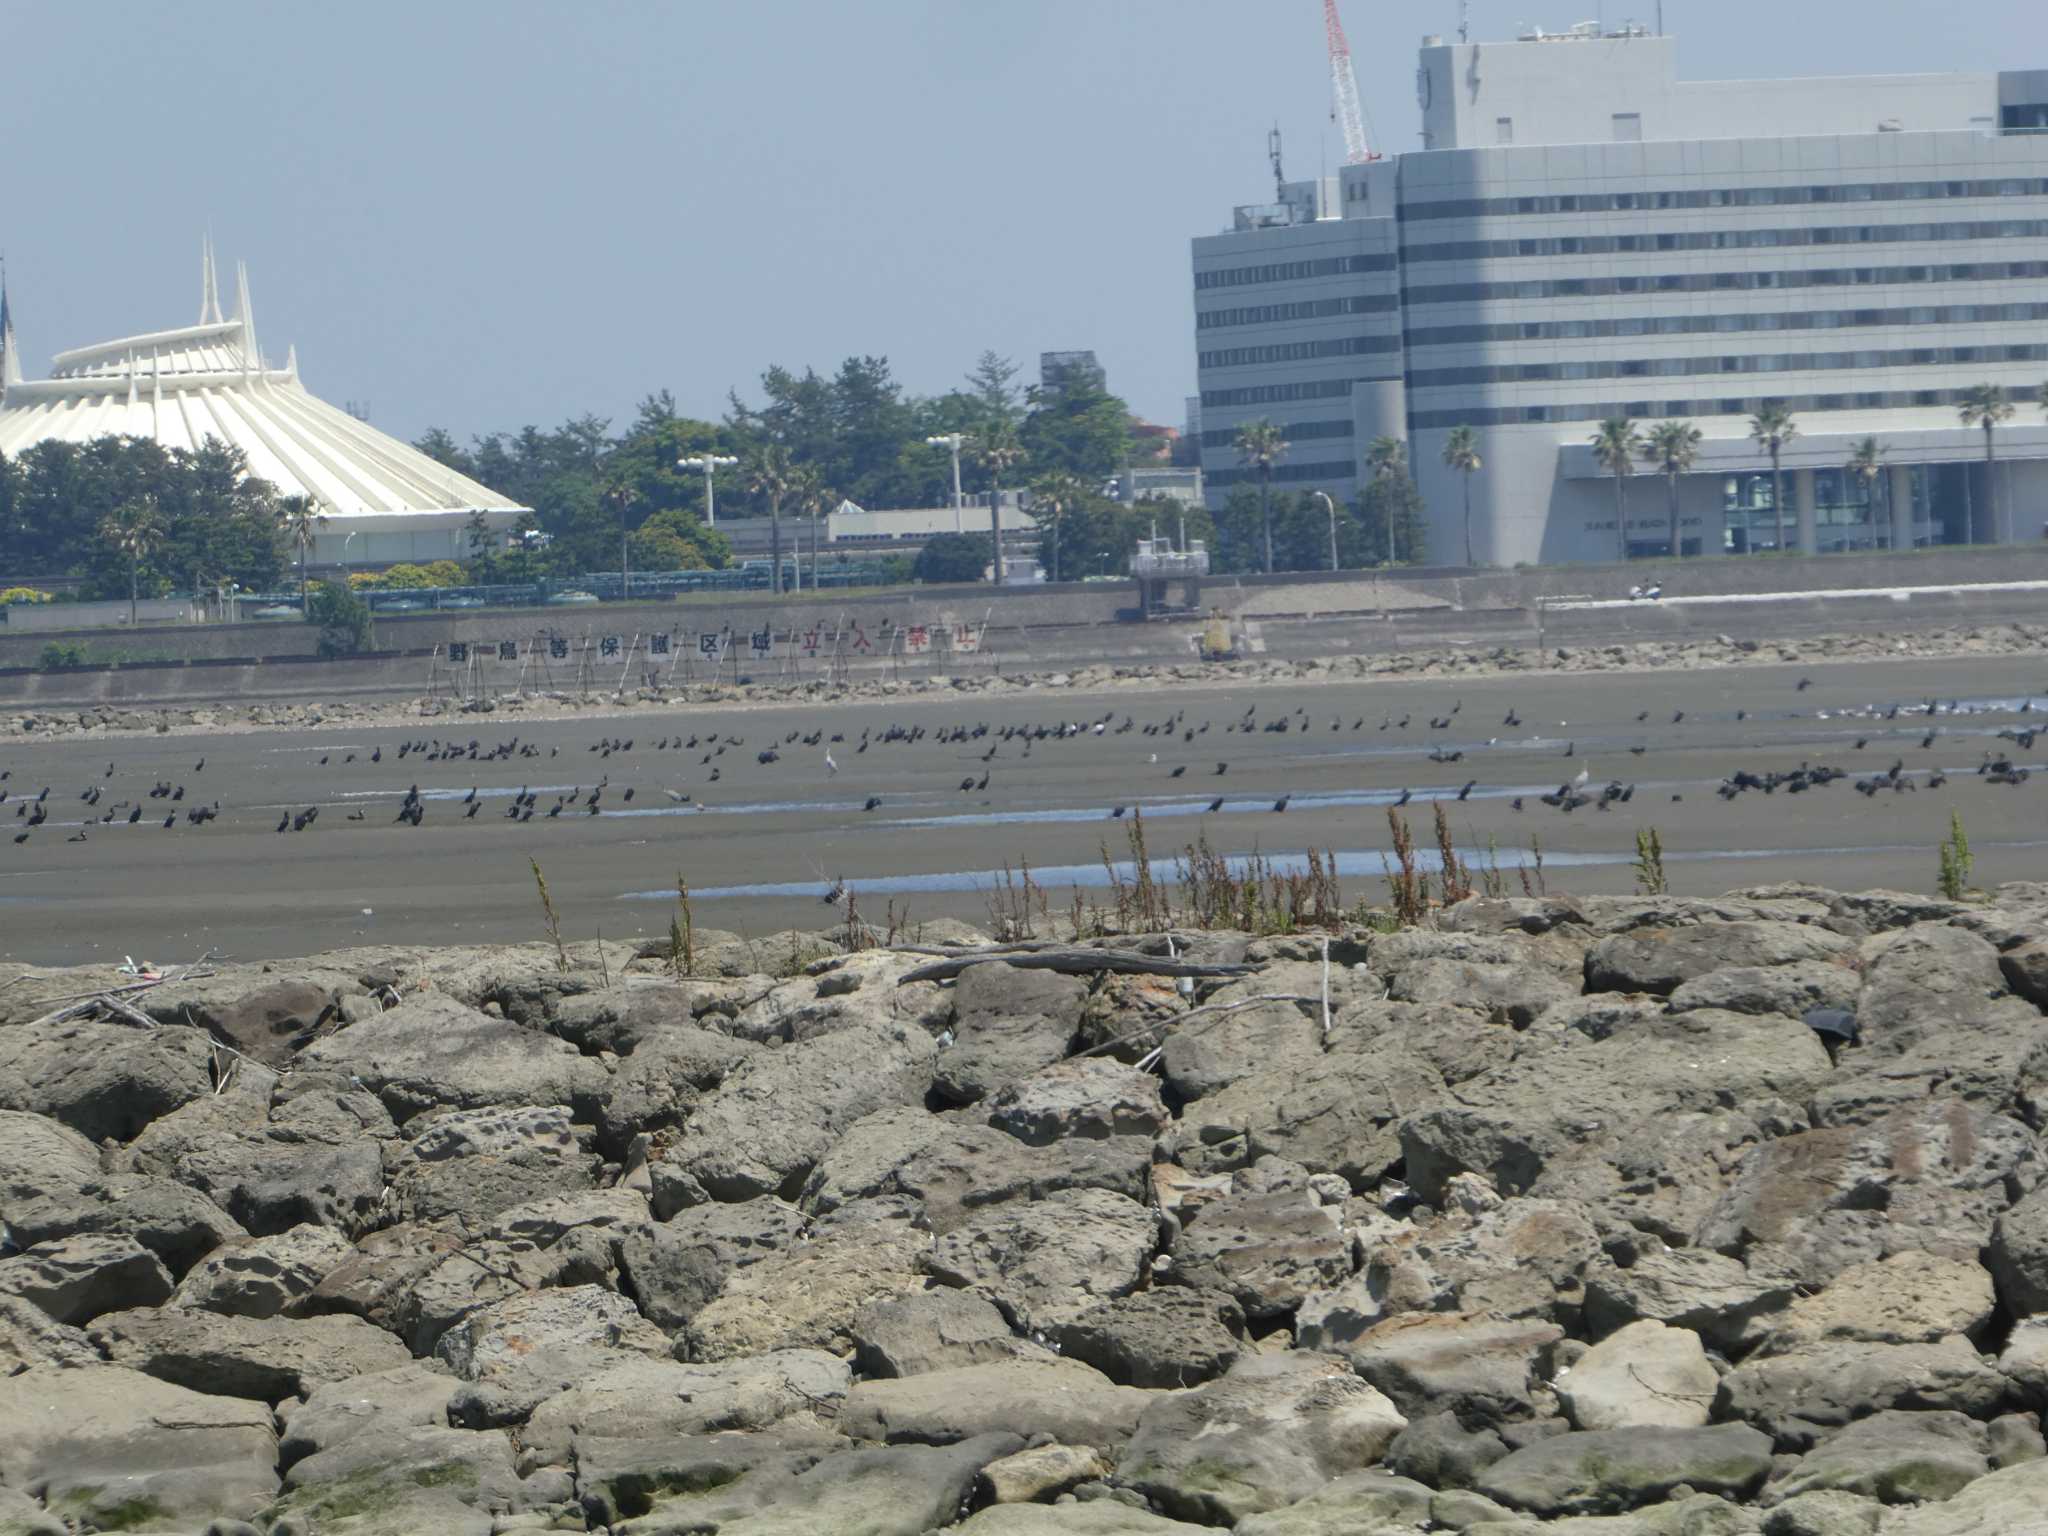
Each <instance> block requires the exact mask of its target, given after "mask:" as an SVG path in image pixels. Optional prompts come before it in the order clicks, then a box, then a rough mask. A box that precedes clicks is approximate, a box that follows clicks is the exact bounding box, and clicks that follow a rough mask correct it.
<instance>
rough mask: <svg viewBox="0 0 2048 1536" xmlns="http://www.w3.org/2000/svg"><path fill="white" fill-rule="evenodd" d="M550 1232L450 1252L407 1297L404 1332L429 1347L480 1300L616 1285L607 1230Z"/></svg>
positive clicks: (401, 1316)
mask: <svg viewBox="0 0 2048 1536" xmlns="http://www.w3.org/2000/svg"><path fill="white" fill-rule="evenodd" d="M592 1198H595V1196H593V1197H592ZM550 1235H551V1234H546V1233H543V1234H541V1238H542V1240H540V1241H536V1240H535V1239H533V1238H528V1237H512V1238H505V1237H497V1236H492V1237H489V1238H485V1239H482V1240H479V1241H476V1242H472V1243H469V1244H466V1245H465V1246H464V1247H462V1248H461V1249H459V1250H457V1251H455V1252H452V1253H449V1254H447V1255H446V1256H444V1257H443V1258H442V1259H441V1260H440V1262H439V1263H437V1264H435V1265H434V1266H433V1268H432V1269H430V1270H428V1271H427V1273H426V1274H424V1275H422V1276H420V1277H419V1279H418V1280H417V1281H416V1282H415V1283H414V1284H413V1285H412V1287H411V1288H410V1290H409V1291H408V1292H407V1293H406V1294H405V1295H404V1296H403V1297H402V1298H401V1299H400V1301H399V1303H398V1306H397V1309H396V1331H397V1332H398V1335H399V1337H401V1338H402V1339H404V1340H405V1342H406V1345H407V1347H408V1348H410V1349H411V1350H412V1351H413V1353H414V1354H419V1355H424V1354H429V1353H431V1352H433V1350H434V1349H435V1348H436V1347H437V1346H438V1345H439V1344H440V1341H441V1338H442V1336H443V1335H444V1334H445V1333H447V1331H448V1330H449V1329H450V1328H452V1327H453V1326H454V1325H455V1324H456V1323H458V1322H460V1321H461V1320H462V1319H463V1318H465V1317H468V1316H469V1315H470V1314H471V1313H473V1312H476V1311H478V1310H479V1309H480V1308H483V1307H488V1306H492V1305H495V1304H497V1303H499V1302H504V1301H509V1300H511V1299H512V1298H514V1297H516V1296H520V1295H523V1294H528V1293H531V1292H536V1291H549V1290H555V1289H567V1288H573V1287H578V1286H595V1287H597V1288H598V1289H599V1290H603V1291H612V1290H615V1289H617V1285H616V1280H617V1276H616V1275H615V1273H614V1271H613V1268H612V1249H611V1239H610V1237H609V1235H608V1234H607V1233H605V1232H604V1231H603V1230H601V1229H595V1228H590V1227H577V1228H573V1229H571V1230H570V1231H568V1232H567V1233H564V1234H562V1236H561V1237H560V1238H559V1239H558V1240H555V1241H546V1240H545V1239H546V1238H547V1237H548V1236H550Z"/></svg>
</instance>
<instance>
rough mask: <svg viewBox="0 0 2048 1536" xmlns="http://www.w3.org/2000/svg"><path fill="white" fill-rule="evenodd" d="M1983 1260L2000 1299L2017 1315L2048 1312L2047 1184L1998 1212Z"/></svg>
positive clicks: (2023, 1315) (2039, 1186)
mask: <svg viewBox="0 0 2048 1536" xmlns="http://www.w3.org/2000/svg"><path fill="white" fill-rule="evenodd" d="M1985 1262H1986V1263H1987V1264H1989V1266H1990V1268H1991V1275H1992V1278H1993V1279H1994V1280H1996V1281H1997V1283H1998V1295H1999V1299H2000V1300H2001V1301H2003V1302H2004V1303H2005V1305H2006V1307H2007V1308H2008V1309H2009V1310H2010V1311H2012V1312H2013V1313H2014V1314H2015V1315H2016V1316H2019V1317H2030V1316H2032V1315H2033V1314H2035V1313H2038V1312H2048V1184H2042V1185H2038V1186H2036V1187H2035V1189H2034V1190H2033V1191H2032V1192H2031V1193H2029V1194H2028V1195H2026V1196H2024V1197H2023V1198H2022V1199H2021V1200H2020V1201H2019V1202H2018V1203H2017V1204H2016V1205H2014V1206H2013V1207H2012V1208H2011V1209H2010V1210H2008V1211H2006V1212H2005V1213H2004V1214H2003V1215H2001V1216H1999V1218H1998V1221H1997V1224H1996V1225H1995V1226H1994V1227H1993V1228H1992V1229H1991V1246H1990V1250H1989V1252H1988V1253H1987V1255H1986V1259H1985Z"/></svg>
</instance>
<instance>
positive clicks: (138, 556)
mask: <svg viewBox="0 0 2048 1536" xmlns="http://www.w3.org/2000/svg"><path fill="white" fill-rule="evenodd" d="M166 537H167V535H166V532H165V529H164V521H163V513H162V511H161V509H160V508H159V507H158V505H157V500H156V498H155V497H154V496H147V495H146V496H143V497H141V498H139V499H137V500H135V501H129V502H123V503H122V504H121V505H120V506H118V507H116V508H115V509H114V510H113V512H112V513H110V514H109V515H108V517H107V520H106V521H105V522H104V523H102V524H101V525H100V538H101V539H102V540H103V541H104V542H105V543H106V544H107V546H108V547H109V548H110V549H112V550H114V551H115V552H116V553H118V554H120V555H121V556H123V557H124V558H125V559H126V560H127V562H128V626H129V628H131V629H132V628H134V627H135V616H136V609H137V605H138V603H139V601H140V596H139V594H140V590H141V582H142V562H143V561H145V560H147V559H148V558H149V557H150V556H151V555H153V554H155V553H156V552H157V551H158V550H159V549H161V548H163V544H164V539H165V538H166Z"/></svg>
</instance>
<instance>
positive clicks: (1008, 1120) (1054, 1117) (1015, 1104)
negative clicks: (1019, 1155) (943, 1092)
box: [988, 1056, 1172, 1147]
mask: <svg viewBox="0 0 2048 1536" xmlns="http://www.w3.org/2000/svg"><path fill="white" fill-rule="evenodd" d="M988 1106H989V1116H988V1123H989V1124H990V1125H992V1126H994V1127H995V1128H996V1129H997V1130H1000V1131H1008V1132H1009V1133H1010V1134H1011V1135H1012V1136H1014V1137H1016V1138H1017V1139H1018V1140H1019V1141H1022V1142H1027V1143H1029V1144H1030V1145H1032V1146H1034V1147H1043V1146H1048V1145H1050V1144H1051V1143H1053V1142H1055V1141H1062V1140H1065V1139H1066V1138H1068V1137H1071V1136H1083V1137H1088V1138H1090V1139H1093V1140H1102V1139H1104V1138H1107V1137H1110V1136H1144V1137H1147V1138H1149V1137H1153V1136H1156V1135H1158V1134H1159V1132H1160V1131H1161V1130H1162V1129H1163V1128H1164V1127H1165V1126H1166V1125H1167V1123H1168V1122H1169V1121H1170V1120H1171V1119H1172V1117H1171V1116H1170V1115H1169V1114H1168V1113H1167V1111H1166V1105H1165V1103H1164V1102H1163V1101H1162V1100H1161V1098H1160V1096H1159V1079H1158V1078H1156V1077H1154V1076H1153V1075H1152V1074H1151V1073H1149V1072H1140V1071H1139V1070H1138V1069H1137V1068H1136V1067H1128V1066H1125V1065H1124V1064H1123V1063H1122V1062H1120V1061H1105V1060H1103V1059H1102V1058H1101V1057H1099V1056H1097V1057H1088V1058H1086V1059H1083V1060H1079V1061H1057V1062H1054V1063H1053V1064H1052V1065H1051V1066H1049V1067H1042V1068H1040V1069H1039V1070H1038V1071H1036V1072H1034V1073H1032V1074H1031V1076H1029V1077H1027V1078H1023V1079H1020V1080H1019V1081H1017V1082H1013V1083H1010V1084H1008V1085H1006V1086H1005V1087H1003V1088H1000V1089H998V1090H997V1091H996V1093H995V1094H994V1096H993V1097H991V1098H990V1099H989V1101H988Z"/></svg>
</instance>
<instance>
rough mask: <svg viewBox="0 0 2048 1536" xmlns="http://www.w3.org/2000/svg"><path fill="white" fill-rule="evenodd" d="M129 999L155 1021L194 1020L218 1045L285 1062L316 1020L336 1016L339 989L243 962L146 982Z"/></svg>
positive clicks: (270, 1062)
mask: <svg viewBox="0 0 2048 1536" xmlns="http://www.w3.org/2000/svg"><path fill="white" fill-rule="evenodd" d="M135 1001H136V1006H137V1007H138V1008H139V1009H140V1010H141V1011H142V1012H144V1013H146V1014H148V1015H149V1016H150V1017H151V1018H153V1019H155V1020H156V1021H157V1022H158V1023H160V1024H184V1025H196V1026H197V1027H198V1028H200V1029H203V1030H205V1031H206V1032H207V1033H208V1034H210V1035H212V1036H213V1038H214V1039H216V1040H218V1041H220V1042H221V1043H222V1044H223V1045H227V1046H230V1047H232V1048H233V1049H234V1050H236V1051H238V1052H240V1053H241V1054H242V1055H243V1056H246V1057H248V1058H250V1059H252V1060H254V1061H258V1062H261V1063H262V1064H263V1065H264V1066H266V1067H273V1068H275V1067H284V1066H286V1065H288V1064H289V1063H290V1061H291V1059H292V1057H293V1055H294V1054H295V1053H297V1052H298V1051H299V1050H301V1049H302V1048H303V1047H305V1046H307V1045H309V1044H310V1043H311V1042H312V1040H313V1037H314V1035H315V1033H316V1032H317V1031H318V1030H319V1029H320V1028H321V1026H323V1025H325V1024H328V1023H330V1022H333V1021H334V1020H336V1019H338V1018H339V1017H340V1016H341V1013H342V1007H343V1004H342V994H341V989H340V988H338V987H336V986H333V985H331V984H329V979H328V978H324V977H323V978H320V979H310V978H308V977H304V976H286V975H278V974H275V973H271V972H268V971H265V970H262V969H257V968H253V967H243V966H230V967H228V968H226V969H223V970H221V971H220V972H218V973H216V974H215V975H212V976H202V977H195V978H193V979H192V980H189V981H174V982H168V983H165V984H163V985H161V986H156V987H151V988H150V989H149V990H148V991H146V992H144V993H142V994H141V995H140V996H138V997H137V998H136V1000H135ZM358 1001H362V999H360V997H359V998H358Z"/></svg>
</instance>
